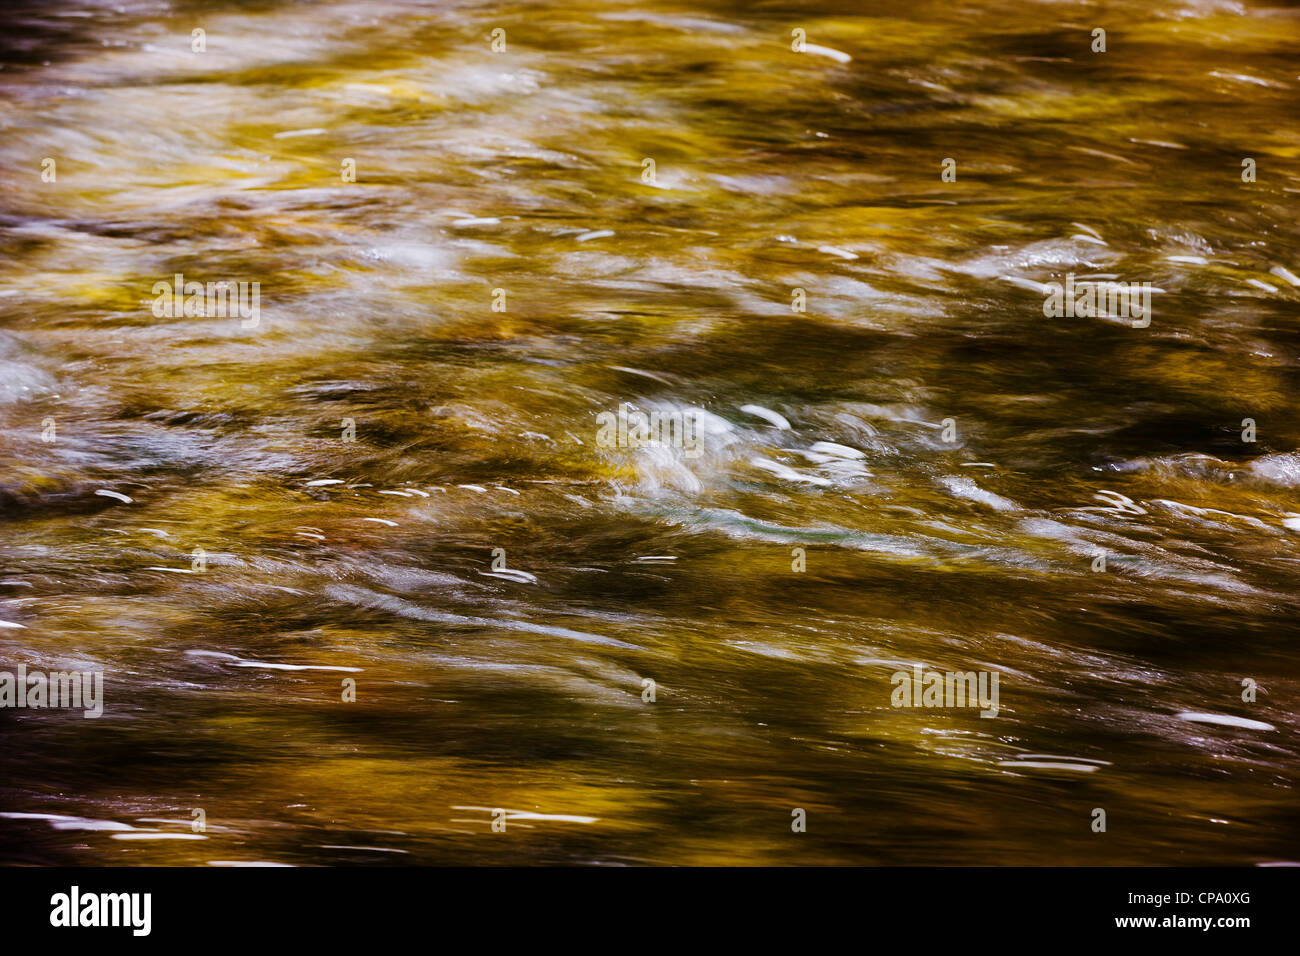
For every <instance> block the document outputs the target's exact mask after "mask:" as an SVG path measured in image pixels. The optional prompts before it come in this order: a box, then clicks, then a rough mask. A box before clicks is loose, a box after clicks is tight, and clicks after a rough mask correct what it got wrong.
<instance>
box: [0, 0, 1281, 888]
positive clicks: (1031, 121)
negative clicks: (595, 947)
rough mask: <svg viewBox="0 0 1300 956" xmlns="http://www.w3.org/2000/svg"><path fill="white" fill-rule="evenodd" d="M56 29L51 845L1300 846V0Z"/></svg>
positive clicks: (16, 393)
mask: <svg viewBox="0 0 1300 956" xmlns="http://www.w3.org/2000/svg"><path fill="white" fill-rule="evenodd" d="M0 16H2V17H3V32H2V33H0V61H2V62H3V69H0V184H2V185H3V190H0V521H2V525H0V862H4V863H9V864H122V865H149V864H155V865H156V864H167V865H173V864H187V865H209V864H211V865H246V864H280V865H315V864H374V865H385V864H387V865H392V864H447V863H513V864H519V863H567V864H605V865H609V864H615V865H617V864H642V863H672V864H809V863H829V864H848V863H856V864H907V863H913V864H916V863H920V864H976V865H993V864H1014V863H1025V864H1090V865H1093V864H1219V863H1226V864H1245V865H1254V864H1260V865H1266V864H1278V863H1287V862H1296V861H1297V860H1300V813H1298V812H1297V806H1298V803H1297V792H1296V788H1297V785H1298V783H1300V743H1297V739H1296V731H1297V729H1298V728H1300V721H1297V718H1296V701H1297V691H1298V690H1300V665H1298V663H1297V660H1298V658H1297V641H1298V639H1300V588H1298V587H1297V585H1298V584H1300V451H1297V449H1298V448H1300V401H1298V400H1297V385H1298V383H1300V324H1298V323H1300V278H1297V273H1300V227H1298V225H1297V217H1296V215H1295V211H1296V203H1297V197H1298V195H1300V132H1297V125H1296V114H1295V102H1296V96H1297V91H1300V57H1298V56H1297V54H1300V16H1298V15H1297V10H1296V8H1294V7H1278V6H1265V5H1262V4H1255V3H1253V2H1252V3H1237V2H1231V0H1183V2H1165V0H1153V2H1137V0H1121V2H1117V3H1111V4H1106V5H1104V6H1101V5H1094V4H1085V3H1070V2H1061V3H1052V2H1042V3H1037V2H1031V0H1022V2H1008V0H988V2H985V0H980V2H977V3H974V4H951V3H948V2H938V0H916V2H909V3H901V2H899V3H884V2H847V0H845V2H836V0H809V2H799V0H794V2H791V3H785V4H774V3H724V2H710V0H702V2H696V3H691V4H685V3H683V4H677V3H665V2H660V0H651V2H644V3H630V2H617V0H575V2H555V3H519V2H509V0H508V2H503V3H485V2H448V3H438V4H433V3H400V2H389V0H384V2H361V0H354V2H329V0H326V2H321V3H313V4H291V3H279V2H269V0H268V2H256V3H209V2H194V3H190V2H170V3H169V2H163V0H122V2H114V3H108V2H104V3H100V2H95V0H89V2H87V0H73V2H66V3H65V2H55V3H51V2H39V3H38V2H32V3H27V4H24V3H20V4H17V5H14V4H12V3H11V4H8V5H6V6H5V8H4V11H3V13H2V14H0ZM1098 29H1101V30H1104V31H1105V32H1104V34H1102V38H1103V42H1102V44H1101V45H1102V46H1103V47H1104V50H1101V49H1097V47H1098V39H1097V34H1096V31H1097V30H1098ZM1067 282H1068V283H1070V287H1071V289H1074V290H1077V289H1078V287H1079V285H1078V284H1083V285H1084V286H1086V285H1087V284H1089V283H1092V284H1093V285H1094V286H1098V287H1099V288H1100V290H1101V291H1099V293H1098V296H1097V303H1100V302H1101V301H1102V300H1103V299H1105V298H1106V297H1105V295H1103V294H1102V293H1103V292H1107V291H1109V292H1112V293H1113V292H1115V291H1116V290H1128V289H1130V288H1131V289H1133V290H1135V291H1134V301H1136V299H1137V291H1136V290H1139V289H1140V290H1142V292H1143V294H1145V295H1148V296H1149V309H1148V312H1147V314H1145V317H1144V316H1143V315H1142V314H1141V313H1139V312H1134V311H1131V310H1130V311H1124V309H1123V303H1120V305H1119V306H1118V307H1117V305H1116V302H1114V301H1111V302H1110V303H1109V306H1106V307H1103V306H1102V305H1099V304H1097V303H1094V305H1093V307H1091V308H1080V309H1075V308H1073V307H1071V308H1070V309H1068V310H1064V309H1062V308H1056V307H1053V305H1052V302H1051V299H1052V290H1053V289H1054V288H1056V287H1059V288H1060V289H1062V290H1064V289H1065V287H1066V283H1067ZM1066 298H1068V299H1069V302H1070V304H1071V305H1072V306H1073V303H1074V299H1073V298H1070V297H1066ZM1113 298H1114V297H1113V296H1112V299H1113ZM1057 300H1058V304H1060V302H1061V301H1062V296H1057ZM1128 304H1129V305H1132V302H1130V303H1128ZM1144 318H1145V321H1144ZM20 668H21V669H22V671H23V677H22V679H21V680H19V676H18V675H19V670H20ZM55 674H63V675H77V677H78V678H79V679H80V681H79V683H82V684H84V686H81V687H79V689H80V690H81V691H82V692H83V693H82V706H80V707H78V706H69V705H68V701H67V700H63V701H62V702H61V703H60V702H59V699H58V698H59V695H60V694H62V696H63V697H66V696H67V694H66V693H65V692H66V691H68V690H69V679H67V678H65V679H63V680H62V681H61V682H60V680H59V679H58V678H55V677H53V676H52V675H55ZM935 675H937V677H935ZM946 675H958V679H957V681H956V682H955V683H956V684H957V687H958V689H961V690H969V691H970V694H969V696H968V699H967V700H966V701H965V703H964V704H962V703H960V702H957V701H955V700H954V699H953V694H952V690H953V684H954V681H953V680H951V679H949V678H948V677H947V676H946ZM963 675H969V677H970V680H969V681H968V682H966V683H962V681H963V680H964V677H963ZM932 677H935V679H934V680H932V679H931V678H932ZM994 678H996V681H994V680H993V679H994ZM96 682H98V684H99V686H100V688H101V689H100V691H99V693H98V694H96V693H95V692H94V687H95V686H96ZM56 691H57V692H56ZM931 691H933V692H934V693H931ZM34 692H35V693H34ZM20 695H21V696H22V698H23V699H22V700H21V701H20V700H19V697H20ZM994 695H996V698H997V699H996V701H991V700H990V698H991V697H992V696H994ZM90 698H97V700H96V701H94V702H93V707H92V706H89V705H88V699H90ZM55 704H58V705H57V706H55ZM989 704H994V705H995V706H988V705H989ZM94 707H98V708H99V709H100V711H101V712H100V713H98V714H94V713H92V710H93V709H94ZM989 711H994V713H989ZM1099 810H1100V811H1102V813H1101V815H1100V816H1099V815H1098V813H1097V811H1099Z"/></svg>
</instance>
